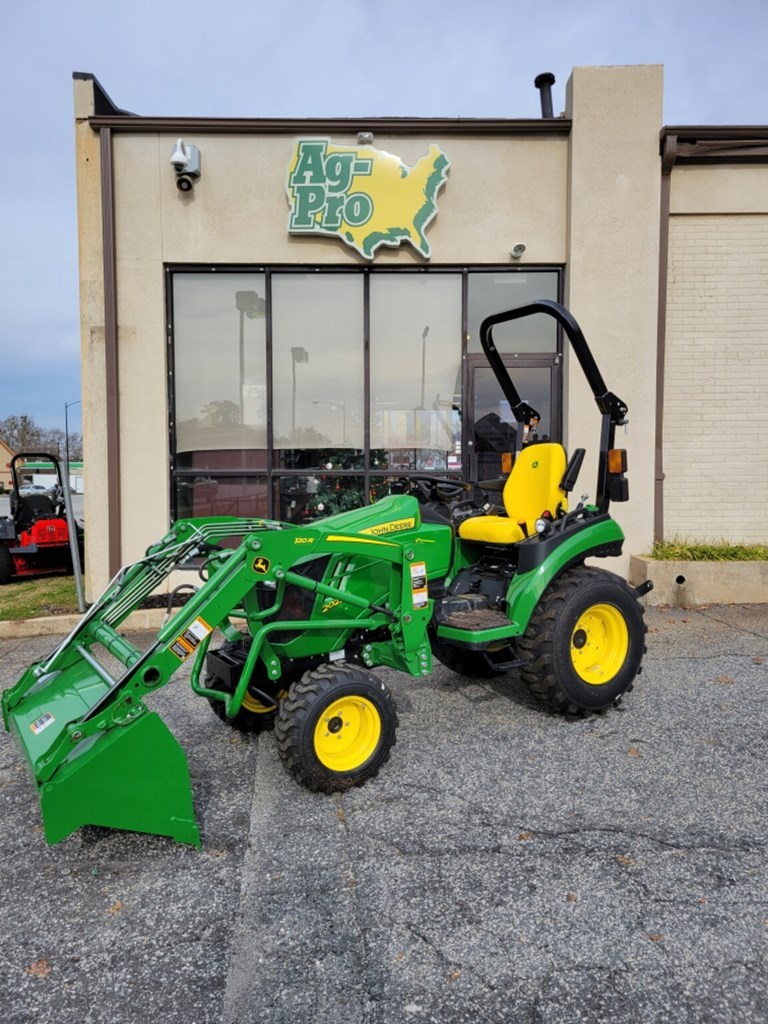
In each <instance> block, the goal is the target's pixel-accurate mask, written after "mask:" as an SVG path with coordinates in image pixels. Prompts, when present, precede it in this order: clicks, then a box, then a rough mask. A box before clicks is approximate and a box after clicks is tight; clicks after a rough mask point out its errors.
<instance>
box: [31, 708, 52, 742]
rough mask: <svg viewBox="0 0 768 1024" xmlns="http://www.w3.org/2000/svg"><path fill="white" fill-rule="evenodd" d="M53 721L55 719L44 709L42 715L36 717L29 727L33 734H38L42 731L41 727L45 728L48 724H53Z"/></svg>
mask: <svg viewBox="0 0 768 1024" xmlns="http://www.w3.org/2000/svg"><path fill="white" fill-rule="evenodd" d="M55 721H56V719H55V718H54V717H53V715H52V714H51V713H50V711H46V712H45V714H44V715H40V717H39V718H36V719H35V720H34V722H32V723H31V725H30V727H29V728H30V729H31V730H32V732H33V733H34V734H35V736H38V735H39V734H40V733H41V732H42V731H43V729H47V728H48V726H49V725H53V723H54V722H55Z"/></svg>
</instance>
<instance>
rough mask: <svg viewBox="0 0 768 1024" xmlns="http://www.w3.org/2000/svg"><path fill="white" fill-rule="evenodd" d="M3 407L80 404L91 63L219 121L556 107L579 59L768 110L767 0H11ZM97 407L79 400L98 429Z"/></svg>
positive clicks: (673, 106) (687, 112)
mask: <svg viewBox="0 0 768 1024" xmlns="http://www.w3.org/2000/svg"><path fill="white" fill-rule="evenodd" d="M0 14H1V15H2V18H1V19H0V26H1V28H0V97H2V98H1V99H0V113H1V114H2V126H3V143H4V144H3V147H2V152H1V153H0V229H1V231H0V356H2V361H1V362H0V381H2V387H0V419H3V418H4V417H6V416H8V415H11V414H27V415H31V416H33V417H34V418H35V419H36V420H37V421H38V422H39V423H40V424H41V425H43V426H47V427H55V426H59V427H63V425H64V404H65V403H72V402H76V401H77V400H78V399H80V370H79V326H78V317H79V313H78V292H77V213H76V208H75V172H74V136H73V124H72V121H73V113H72V72H73V71H86V72H91V73H93V74H94V75H95V76H96V77H97V78H98V79H99V80H100V82H101V84H102V85H103V87H104V88H105V89H106V91H107V92H108V93H109V95H110V96H111V98H112V99H113V101H114V102H115V103H116V104H117V105H118V106H120V107H123V108H125V109H127V110H130V111H133V112H134V113H137V114H142V115H162V116H174V115H178V116H208V117H277V116H294V117H320V116H346V115H350V116H358V115H361V116H375V115H395V116H405V115H414V116H422V117H426V116H434V117H457V116H462V117H538V116H539V113H540V108H539V99H538V93H537V92H536V90H535V89H534V87H533V79H534V77H535V76H536V75H537V74H538V73H539V72H541V71H552V72H554V74H555V75H556V78H557V84H556V85H555V87H554V90H553V97H554V107H555V113H557V112H558V111H560V110H562V108H563V106H564V89H565V83H566V81H567V78H568V75H569V73H570V70H571V68H572V67H574V66H575V65H588V64H649V63H652V64H656V63H661V64H664V66H665V100H664V121H665V123H666V124H766V123H768V74H767V73H766V67H765V51H766V42H768V2H767V0H729V2H724V0H717V2H715V0H634V2H629V0H578V2H574V0H534V2H530V0H529V2H528V3H525V2H521V0H216V2H213V3H212V2H210V0H185V2H184V3H179V2H178V0H175V2H170V0H132V2H130V3H125V2H123V0H110V2H108V3H105V2H104V0H70V2H62V0H0ZM79 414H80V407H79V406H76V407H74V408H72V409H70V411H69V416H70V429H75V430H78V429H79V428H80V416H79Z"/></svg>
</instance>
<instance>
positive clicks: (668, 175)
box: [653, 135, 677, 541]
mask: <svg viewBox="0 0 768 1024" xmlns="http://www.w3.org/2000/svg"><path fill="white" fill-rule="evenodd" d="M676 159H677V136H676V135H667V136H666V138H665V139H664V152H663V154H662V158H661V204H660V224H659V301H658V321H657V332H656V339H657V340H656V458H655V475H654V495H653V539H654V540H655V541H662V540H664V364H665V360H666V347H667V275H668V271H669V208H670V193H671V184H672V168H673V167H674V166H675V160H676Z"/></svg>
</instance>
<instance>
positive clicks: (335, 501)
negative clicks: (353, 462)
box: [276, 473, 366, 524]
mask: <svg viewBox="0 0 768 1024" xmlns="http://www.w3.org/2000/svg"><path fill="white" fill-rule="evenodd" d="M365 497H366V495H365V479H364V477H362V476H348V477H344V476H335V475H333V474H329V473H311V474H309V475H308V476H301V477H298V476H293V477H282V478H281V479H280V480H278V481H277V493H276V505H277V508H279V510H280V513H279V516H278V518H280V519H281V520H283V521H284V522H288V523H299V524H301V523H308V522H311V521H312V520H313V519H324V518H325V517H326V516H332V515H335V514H336V513H337V512H348V511H349V510H350V509H353V508H361V507H362V506H363V505H365V503H366V502H365Z"/></svg>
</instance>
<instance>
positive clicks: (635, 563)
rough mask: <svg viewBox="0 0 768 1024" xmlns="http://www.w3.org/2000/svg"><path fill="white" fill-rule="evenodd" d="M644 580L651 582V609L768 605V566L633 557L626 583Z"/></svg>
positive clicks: (639, 582) (645, 556) (759, 563)
mask: <svg viewBox="0 0 768 1024" xmlns="http://www.w3.org/2000/svg"><path fill="white" fill-rule="evenodd" d="M647 579H651V580H653V590H652V591H651V592H650V593H649V594H648V604H650V605H672V606H673V607H677V608H698V607H701V606H704V605H710V604H765V603H768V562H673V561H669V562H666V561H665V562H661V561H657V560H656V559H653V558H649V557H648V556H647V555H632V556H631V557H630V560H629V582H630V583H631V584H632V586H635V587H636V586H639V584H641V583H644V582H645V581H646V580H647Z"/></svg>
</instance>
